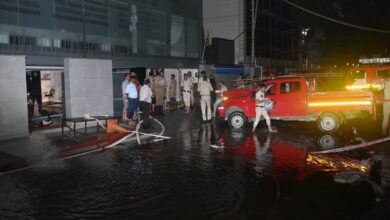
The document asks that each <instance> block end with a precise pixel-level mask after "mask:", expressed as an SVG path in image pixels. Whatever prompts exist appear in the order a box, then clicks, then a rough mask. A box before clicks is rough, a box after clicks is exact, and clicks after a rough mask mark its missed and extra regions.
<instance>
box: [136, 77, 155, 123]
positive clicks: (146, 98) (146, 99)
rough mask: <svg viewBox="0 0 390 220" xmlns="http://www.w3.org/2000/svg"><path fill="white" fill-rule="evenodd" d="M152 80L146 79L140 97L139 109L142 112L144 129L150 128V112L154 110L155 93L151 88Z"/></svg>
mask: <svg viewBox="0 0 390 220" xmlns="http://www.w3.org/2000/svg"><path fill="white" fill-rule="evenodd" d="M150 84H151V83H150V80H149V79H145V81H144V85H143V86H142V87H141V91H140V97H139V100H140V102H139V108H140V110H141V120H142V121H143V122H142V126H143V127H144V128H149V126H150V122H149V115H150V110H151V108H152V96H153V92H152V89H151V88H150Z"/></svg>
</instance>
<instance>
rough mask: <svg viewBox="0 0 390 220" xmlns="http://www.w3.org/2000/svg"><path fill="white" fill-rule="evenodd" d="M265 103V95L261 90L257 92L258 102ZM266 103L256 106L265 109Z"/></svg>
mask: <svg viewBox="0 0 390 220" xmlns="http://www.w3.org/2000/svg"><path fill="white" fill-rule="evenodd" d="M257 100H258V101H264V100H265V95H264V92H262V91H261V90H259V91H258V92H256V101H257ZM264 105H265V103H264V102H262V103H256V106H260V107H264Z"/></svg>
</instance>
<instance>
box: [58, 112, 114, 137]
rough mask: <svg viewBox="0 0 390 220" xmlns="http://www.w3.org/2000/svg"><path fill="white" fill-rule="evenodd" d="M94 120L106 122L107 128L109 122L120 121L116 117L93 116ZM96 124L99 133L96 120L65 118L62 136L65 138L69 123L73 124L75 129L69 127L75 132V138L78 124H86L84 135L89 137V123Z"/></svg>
mask: <svg viewBox="0 0 390 220" xmlns="http://www.w3.org/2000/svg"><path fill="white" fill-rule="evenodd" d="M92 118H96V119H98V120H100V121H105V125H106V126H107V122H108V120H111V119H118V117H116V116H92ZM93 121H95V122H96V131H97V132H99V123H98V122H97V121H96V120H95V119H87V118H83V117H78V118H64V119H63V120H62V125H61V131H62V133H61V134H62V136H64V127H65V126H66V123H67V122H70V123H73V129H72V128H71V127H68V126H66V127H68V128H69V129H70V130H73V136H76V124H77V123H84V135H85V136H86V135H87V122H93Z"/></svg>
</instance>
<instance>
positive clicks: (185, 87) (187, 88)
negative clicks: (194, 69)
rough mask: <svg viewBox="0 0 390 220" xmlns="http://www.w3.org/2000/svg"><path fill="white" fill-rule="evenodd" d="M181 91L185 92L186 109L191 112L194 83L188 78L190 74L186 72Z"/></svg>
mask: <svg viewBox="0 0 390 220" xmlns="http://www.w3.org/2000/svg"><path fill="white" fill-rule="evenodd" d="M181 91H182V93H183V101H184V105H185V109H186V113H189V112H190V105H191V93H192V84H191V81H190V80H189V79H188V75H187V74H184V79H183V81H181Z"/></svg>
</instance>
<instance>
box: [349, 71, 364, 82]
mask: <svg viewBox="0 0 390 220" xmlns="http://www.w3.org/2000/svg"><path fill="white" fill-rule="evenodd" d="M365 75H366V72H365V71H363V70H355V71H353V72H352V73H351V77H350V80H355V79H365Z"/></svg>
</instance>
